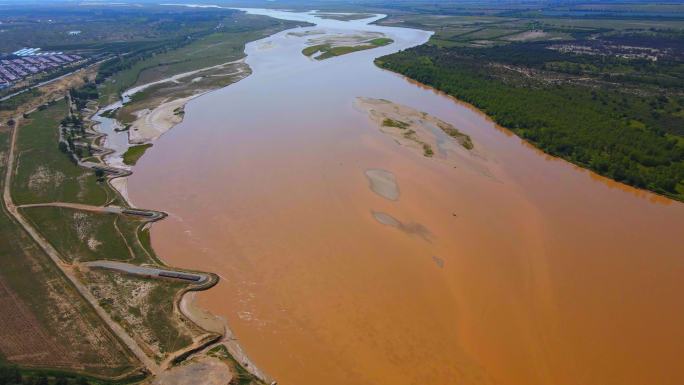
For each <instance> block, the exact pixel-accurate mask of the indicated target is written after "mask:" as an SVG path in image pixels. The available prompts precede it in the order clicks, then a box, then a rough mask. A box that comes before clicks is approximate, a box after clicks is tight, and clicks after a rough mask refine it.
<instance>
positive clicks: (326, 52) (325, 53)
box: [302, 37, 394, 60]
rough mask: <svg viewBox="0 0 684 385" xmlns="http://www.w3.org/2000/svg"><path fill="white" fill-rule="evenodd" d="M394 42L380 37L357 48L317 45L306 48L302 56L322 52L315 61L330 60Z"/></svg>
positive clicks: (356, 46)
mask: <svg viewBox="0 0 684 385" xmlns="http://www.w3.org/2000/svg"><path fill="white" fill-rule="evenodd" d="M393 42H394V40H392V39H390V38H386V37H380V38H376V39H373V40H369V41H367V42H365V43H364V44H361V45H355V46H337V47H333V46H332V45H331V44H328V43H326V44H317V45H312V46H310V47H306V48H304V49H303V50H302V54H303V55H304V56H308V57H311V56H312V55H314V54H316V53H317V52H320V55H318V56H315V57H314V59H316V60H325V59H329V58H331V57H335V56H342V55H346V54H348V53H352V52H357V51H364V50H367V49H373V48H377V47H382V46H384V45H387V44H390V43H393Z"/></svg>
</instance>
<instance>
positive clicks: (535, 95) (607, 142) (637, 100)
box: [376, 16, 684, 201]
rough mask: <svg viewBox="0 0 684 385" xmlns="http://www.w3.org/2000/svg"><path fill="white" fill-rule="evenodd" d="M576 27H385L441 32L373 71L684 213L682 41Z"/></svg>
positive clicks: (626, 26)
mask: <svg viewBox="0 0 684 385" xmlns="http://www.w3.org/2000/svg"><path fill="white" fill-rule="evenodd" d="M580 22H581V23H580ZM580 22H578V26H577V27H573V26H572V23H568V22H567V21H563V22H562V23H561V22H556V21H554V20H552V19H549V20H548V21H547V20H545V19H542V20H541V21H538V22H534V23H531V22H530V21H529V20H526V19H523V20H522V21H520V23H518V24H515V23H510V24H509V29H510V30H508V31H502V30H501V28H500V27H498V26H497V24H496V23H492V24H491V25H485V26H479V29H478V26H477V25H472V26H471V25H468V23H469V21H468V20H467V19H466V18H459V17H457V16H454V17H450V18H438V17H431V16H403V17H401V18H395V19H393V18H390V19H389V20H383V22H382V23H381V24H388V25H407V26H412V27H418V28H424V29H430V30H434V31H437V32H436V33H435V35H433V37H432V38H431V39H430V41H429V42H428V43H427V44H425V45H422V46H419V47H414V48H410V49H407V50H405V51H401V52H397V53H394V54H391V55H387V56H384V57H380V58H378V59H376V64H377V65H378V66H379V67H381V68H384V69H388V70H391V71H394V72H398V73H400V74H403V75H405V76H407V77H409V78H412V79H414V80H417V81H419V82H421V83H424V84H426V85H429V86H432V87H434V88H436V89H438V90H441V91H444V92H446V93H448V94H450V95H452V96H454V97H456V98H458V99H460V100H463V101H465V102H467V103H470V104H472V105H474V106H475V107H477V108H479V109H481V110H482V111H484V112H485V113H486V114H487V115H489V116H490V117H492V119H494V120H495V121H496V122H497V123H498V124H500V125H501V126H504V127H506V128H508V129H510V130H511V131H513V132H514V133H516V134H517V135H519V136H520V137H522V138H523V139H525V140H526V141H528V142H530V143H532V144H534V145H535V146H537V147H539V148H540V149H542V150H544V151H545V152H547V153H549V154H552V155H555V156H558V157H561V158H563V159H566V160H568V161H570V162H572V163H575V164H577V165H580V166H582V167H586V168H589V169H591V170H593V171H595V172H597V173H599V174H601V175H604V176H607V177H609V178H612V179H614V180H617V181H619V182H623V183H626V184H629V185H632V186H635V187H639V188H644V189H648V190H651V191H654V192H656V193H659V194H662V195H666V196H668V197H671V198H674V199H677V200H681V201H684V115H683V114H682V109H683V108H684V97H682V94H681V90H682V89H683V87H684V82H682V77H681V61H680V60H681V59H680V58H681V57H682V55H683V54H684V51H682V47H683V46H682V43H681V32H680V33H679V34H677V33H676V32H673V30H672V29H671V28H670V27H669V25H664V26H663V27H659V26H658V25H654V26H653V28H650V29H649V30H645V29H644V28H642V30H638V29H636V27H638V26H635V25H634V23H631V22H630V21H620V22H614V23H611V24H610V28H607V27H604V25H605V22H604V21H592V20H581V21H580ZM464 23H465V24H464ZM558 23H560V24H563V23H565V24H563V25H558ZM592 23H593V24H592ZM566 24H570V26H568V25H566ZM665 24H666V23H665ZM525 30H527V32H525ZM501 36H503V37H501ZM485 37H488V38H489V40H486V41H485V40H484V38H485Z"/></svg>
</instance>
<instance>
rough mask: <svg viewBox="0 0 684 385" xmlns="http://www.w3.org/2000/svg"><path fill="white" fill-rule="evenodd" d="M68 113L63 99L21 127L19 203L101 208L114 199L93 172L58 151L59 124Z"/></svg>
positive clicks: (14, 188) (15, 192) (14, 190)
mask: <svg viewBox="0 0 684 385" xmlns="http://www.w3.org/2000/svg"><path fill="white" fill-rule="evenodd" d="M66 114H67V106H66V102H65V101H63V100H62V101H58V102H56V103H54V104H53V105H51V106H49V107H48V108H46V109H44V110H42V111H36V112H34V113H33V114H31V115H30V117H29V119H28V122H27V124H22V126H21V128H20V130H19V136H18V138H17V154H18V157H17V171H16V172H17V173H16V176H15V177H14V181H13V184H12V198H13V199H14V202H15V203H16V204H18V205H20V204H29V203H44V202H58V201H59V202H74V203H86V204H93V205H99V204H104V203H105V202H106V201H107V200H108V199H110V198H111V197H112V196H113V195H112V194H111V193H110V192H108V191H107V189H106V187H104V186H103V185H102V184H100V183H98V182H97V177H96V176H95V173H94V172H93V171H90V170H87V169H84V168H82V167H78V166H77V165H76V164H75V163H74V162H73V161H72V160H70V159H69V157H68V156H67V155H66V154H63V153H61V152H60V151H59V150H58V143H59V129H58V127H59V122H60V121H61V120H62V119H63V118H64V117H65V116H66Z"/></svg>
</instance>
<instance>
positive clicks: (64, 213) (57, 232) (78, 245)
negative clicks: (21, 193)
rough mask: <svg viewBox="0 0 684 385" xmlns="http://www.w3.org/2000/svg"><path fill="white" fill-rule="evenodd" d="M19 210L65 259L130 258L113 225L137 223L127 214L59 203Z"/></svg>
mask: <svg viewBox="0 0 684 385" xmlns="http://www.w3.org/2000/svg"><path fill="white" fill-rule="evenodd" d="M21 212H22V214H23V215H24V216H25V217H26V218H27V219H29V220H30V221H31V222H32V223H33V224H34V226H35V227H36V228H37V229H38V231H40V233H41V234H42V235H43V236H44V237H45V238H46V239H47V240H48V241H49V242H50V244H52V246H54V247H55V249H57V251H59V253H60V254H62V256H64V258H66V259H67V260H68V261H81V262H83V261H94V260H98V259H110V260H116V261H127V260H132V259H134V256H132V255H131V252H130V251H129V249H128V244H127V243H128V242H127V240H126V239H124V238H123V237H122V235H121V234H120V233H119V231H117V228H116V227H115V226H117V225H119V224H120V223H122V222H127V221H134V222H136V225H139V224H140V222H138V221H136V220H133V219H130V218H129V217H125V216H121V215H117V214H99V213H93V212H88V211H83V210H74V209H69V208H63V207H30V208H23V209H21ZM131 236H135V232H133V233H132V234H131Z"/></svg>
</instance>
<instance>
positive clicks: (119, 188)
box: [88, 31, 282, 384]
mask: <svg viewBox="0 0 684 385" xmlns="http://www.w3.org/2000/svg"><path fill="white" fill-rule="evenodd" d="M281 32H282V31H281ZM230 64H242V65H244V66H245V67H246V68H239V69H238V71H237V72H234V73H232V74H231V75H234V74H238V75H241V76H240V77H239V78H238V79H237V80H235V81H234V82H232V83H230V84H228V85H224V86H221V87H218V88H214V89H208V90H207V89H203V90H200V91H199V92H196V93H194V94H192V95H190V96H186V97H182V98H177V99H172V98H169V99H167V100H165V101H163V102H162V103H161V104H160V105H159V106H157V107H155V108H154V109H152V110H151V111H147V112H146V113H143V114H140V115H139V116H138V117H137V119H136V120H135V121H134V122H133V123H132V125H131V126H130V128H129V130H128V132H127V133H126V135H127V137H128V138H127V143H126V146H125V148H124V149H119V151H115V150H112V151H111V152H110V153H108V154H106V155H105V156H103V157H102V158H101V159H102V162H103V163H104V164H105V165H107V166H110V167H116V168H123V169H125V170H128V171H129V172H130V173H132V172H133V167H134V166H128V165H125V164H123V161H122V155H123V153H125V151H126V150H128V148H130V147H132V146H135V145H140V144H149V143H152V142H154V141H155V140H156V139H158V138H159V137H161V136H162V135H163V134H165V133H166V132H168V131H169V130H171V129H172V128H174V127H175V126H177V125H178V124H180V123H182V122H183V119H184V114H182V113H181V114H179V113H177V112H178V111H179V109H180V111H184V108H185V106H186V104H187V103H188V102H190V101H191V100H193V99H195V98H197V97H200V96H202V95H205V94H207V93H210V92H213V91H216V90H219V89H222V88H224V87H228V86H230V85H232V84H235V83H237V82H238V81H240V80H243V79H244V78H246V77H247V76H249V75H251V69H250V68H249V66H248V65H247V64H246V63H245V58H244V57H243V58H241V59H238V60H234V61H231V62H226V63H223V64H219V65H215V66H210V67H205V68H201V69H198V70H194V71H189V72H185V73H181V74H177V75H173V76H170V77H168V78H165V79H161V80H158V81H154V82H151V83H147V84H143V85H139V86H135V87H133V88H130V89H128V90H126V91H125V92H124V93H123V94H122V99H121V100H119V101H117V102H114V103H112V104H109V105H107V106H104V107H101V108H97V109H96V110H95V111H94V112H93V113H92V115H90V116H88V119H89V120H91V121H93V122H94V123H95V124H93V126H92V129H93V130H94V131H96V132H98V133H99V134H101V135H102V136H101V138H102V140H103V141H102V147H103V148H105V149H106V148H107V145H106V143H107V138H108V137H109V135H110V134H109V133H106V132H103V131H101V130H100V125H101V124H102V123H103V121H101V120H96V119H97V118H104V117H103V116H102V113H104V112H107V111H112V110H115V109H117V108H121V107H123V106H124V105H125V104H126V103H127V102H128V101H130V98H131V97H132V96H133V95H135V94H136V93H138V92H141V91H143V90H145V89H146V88H148V87H151V86H155V85H158V84H163V83H168V82H176V81H177V80H179V79H183V78H187V77H189V76H193V75H195V74H198V73H201V72H204V71H208V70H212V69H217V68H224V67H225V66H227V65H230ZM242 75H244V76H242ZM108 119H111V120H112V121H113V122H114V124H115V125H117V126H121V122H120V121H118V120H117V119H116V118H114V117H111V118H108ZM134 128H135V129H136V130H135V131H131V130H133V129H134ZM134 132H135V133H136V134H137V135H131V134H132V133H134ZM113 133H116V131H114V132H113ZM122 134H123V133H122ZM128 175H130V174H128ZM128 175H124V176H113V177H111V178H107V183H108V185H109V186H110V187H111V188H112V189H113V190H115V191H116V192H117V193H118V194H119V195H120V197H121V199H122V200H123V201H124V203H125V204H126V205H128V206H129V207H131V208H138V207H137V206H136V205H135V204H134V203H133V202H132V201H131V199H130V196H129V194H128ZM153 222H154V221H152V222H147V223H145V224H144V225H143V226H146V227H148V228H149V227H151V226H152V224H153ZM157 259H158V260H159V261H160V262H161V263H162V266H165V267H169V268H174V267H173V266H170V265H168V264H167V263H166V261H164V259H163V257H161V256H158V258H157ZM174 269H175V268H174ZM206 274H209V275H211V276H213V277H215V279H214V280H213V281H212V282H211V284H208V285H199V286H197V287H195V286H191V287H188V288H186V289H184V290H182V291H181V292H179V293H178V294H177V295H176V298H175V299H174V311H178V312H179V314H181V316H182V317H183V318H185V319H187V320H188V321H190V322H192V323H194V324H195V325H196V326H197V327H199V328H200V329H202V330H204V331H205V332H207V333H209V334H214V335H216V336H217V337H216V338H212V339H203V340H202V341H200V342H199V346H196V345H197V343H198V342H193V344H191V345H190V346H187V347H185V348H184V349H181V350H179V351H176V352H173V353H172V355H171V356H169V358H168V359H167V361H168V362H167V364H168V367H166V368H165V369H167V370H168V369H170V368H171V367H172V365H171V364H170V363H172V362H175V361H176V360H179V359H182V360H181V361H180V362H182V361H186V360H187V361H188V362H189V361H190V360H189V359H190V357H191V356H193V355H195V354H199V353H203V352H205V351H207V350H208V349H210V348H212V347H215V346H221V345H222V346H224V347H225V348H226V349H227V350H228V352H229V353H230V355H231V356H232V358H233V360H235V362H237V363H238V364H239V365H241V366H242V367H243V369H245V370H246V371H248V372H249V373H250V374H251V375H253V376H254V377H255V378H256V379H258V380H260V381H262V382H264V383H267V384H271V383H274V381H273V379H272V378H270V376H268V375H267V374H266V373H265V372H264V371H262V370H261V369H259V368H258V367H257V366H256V364H254V362H253V361H252V360H251V359H250V358H249V356H248V355H247V354H246V353H245V351H244V349H243V348H242V346H241V345H240V343H239V341H238V339H237V337H236V336H235V334H234V333H233V331H232V329H231V328H230V325H229V324H228V321H227V320H226V319H224V318H223V317H219V316H217V315H214V314H212V313H211V312H209V311H208V310H206V309H203V308H201V307H199V306H198V305H197V304H196V301H195V297H196V294H197V292H199V291H204V290H209V289H211V288H212V287H213V286H215V285H216V284H217V283H218V281H219V279H220V278H219V277H218V276H217V275H215V274H213V273H211V272H207V273H206ZM155 377H157V376H156V375H155V376H153V377H152V379H151V381H154V379H155Z"/></svg>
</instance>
